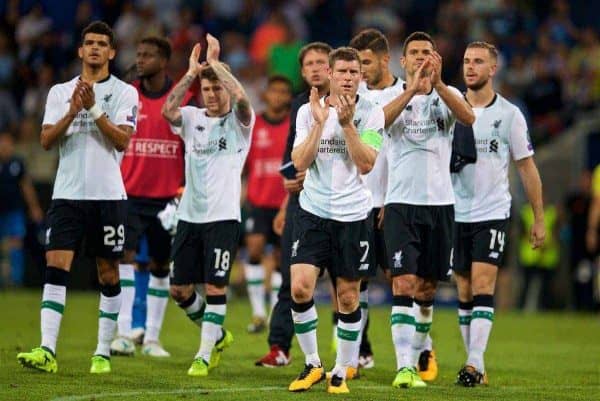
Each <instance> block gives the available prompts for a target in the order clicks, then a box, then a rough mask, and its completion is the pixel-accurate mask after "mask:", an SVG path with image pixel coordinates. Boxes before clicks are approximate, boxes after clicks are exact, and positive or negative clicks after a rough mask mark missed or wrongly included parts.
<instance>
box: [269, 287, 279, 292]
mask: <svg viewBox="0 0 600 401" xmlns="http://www.w3.org/2000/svg"><path fill="white" fill-rule="evenodd" d="M271 291H274V292H279V287H271Z"/></svg>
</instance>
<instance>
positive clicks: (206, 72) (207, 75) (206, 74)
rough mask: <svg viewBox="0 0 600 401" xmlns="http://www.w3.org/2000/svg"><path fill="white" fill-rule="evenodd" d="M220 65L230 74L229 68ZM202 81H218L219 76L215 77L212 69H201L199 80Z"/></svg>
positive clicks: (225, 65)
mask: <svg viewBox="0 0 600 401" xmlns="http://www.w3.org/2000/svg"><path fill="white" fill-rule="evenodd" d="M221 65H223V67H225V69H226V70H227V71H230V72H231V68H230V67H229V66H228V65H227V64H225V63H223V62H222V63H221ZM203 79H208V80H209V81H218V80H219V76H218V75H217V73H216V72H215V70H213V68H212V67H207V68H205V69H203V70H202V71H200V80H203Z"/></svg>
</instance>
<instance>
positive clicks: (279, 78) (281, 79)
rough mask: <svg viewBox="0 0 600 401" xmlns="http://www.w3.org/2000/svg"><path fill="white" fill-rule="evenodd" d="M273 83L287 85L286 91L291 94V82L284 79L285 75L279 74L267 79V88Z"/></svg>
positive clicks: (286, 78)
mask: <svg viewBox="0 0 600 401" xmlns="http://www.w3.org/2000/svg"><path fill="white" fill-rule="evenodd" d="M275 82H281V83H283V84H285V85H287V87H288V90H289V91H290V92H293V85H292V81H290V79H289V78H288V77H286V76H285V75H281V74H275V75H271V76H270V77H269V79H268V80H267V87H269V86H270V85H271V84H272V83H275Z"/></svg>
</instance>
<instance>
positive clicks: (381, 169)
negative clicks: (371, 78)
mask: <svg viewBox="0 0 600 401" xmlns="http://www.w3.org/2000/svg"><path fill="white" fill-rule="evenodd" d="M402 92H404V81H403V80H402V79H400V78H396V79H395V80H394V83H393V84H392V85H391V86H388V87H387V88H383V89H369V88H367V85H366V84H365V83H364V81H363V82H361V85H360V86H359V87H358V93H359V95H361V96H364V97H365V99H367V100H369V101H371V102H372V103H375V104H376V105H378V106H381V107H384V106H385V105H386V104H388V103H389V102H391V101H392V100H394V99H395V98H396V97H398V96H400V95H401V94H402ZM386 142H387V135H384V136H383V146H382V147H381V150H380V151H379V154H378V155H377V160H376V161H375V165H374V166H373V169H372V170H371V171H370V172H369V174H366V175H364V176H363V179H364V180H365V183H366V184H367V188H369V190H370V191H371V195H372V196H373V207H383V203H384V201H385V190H386V188H387V175H388V167H387V156H386V146H387V143H386Z"/></svg>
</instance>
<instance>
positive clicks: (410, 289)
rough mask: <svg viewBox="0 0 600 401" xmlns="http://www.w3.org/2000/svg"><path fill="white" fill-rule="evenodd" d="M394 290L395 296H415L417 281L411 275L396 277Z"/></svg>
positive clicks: (393, 281)
mask: <svg viewBox="0 0 600 401" xmlns="http://www.w3.org/2000/svg"><path fill="white" fill-rule="evenodd" d="M392 290H393V292H394V295H406V296H410V297H413V296H414V295H415V280H414V278H411V277H409V275H402V276H396V277H393V279H392Z"/></svg>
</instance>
